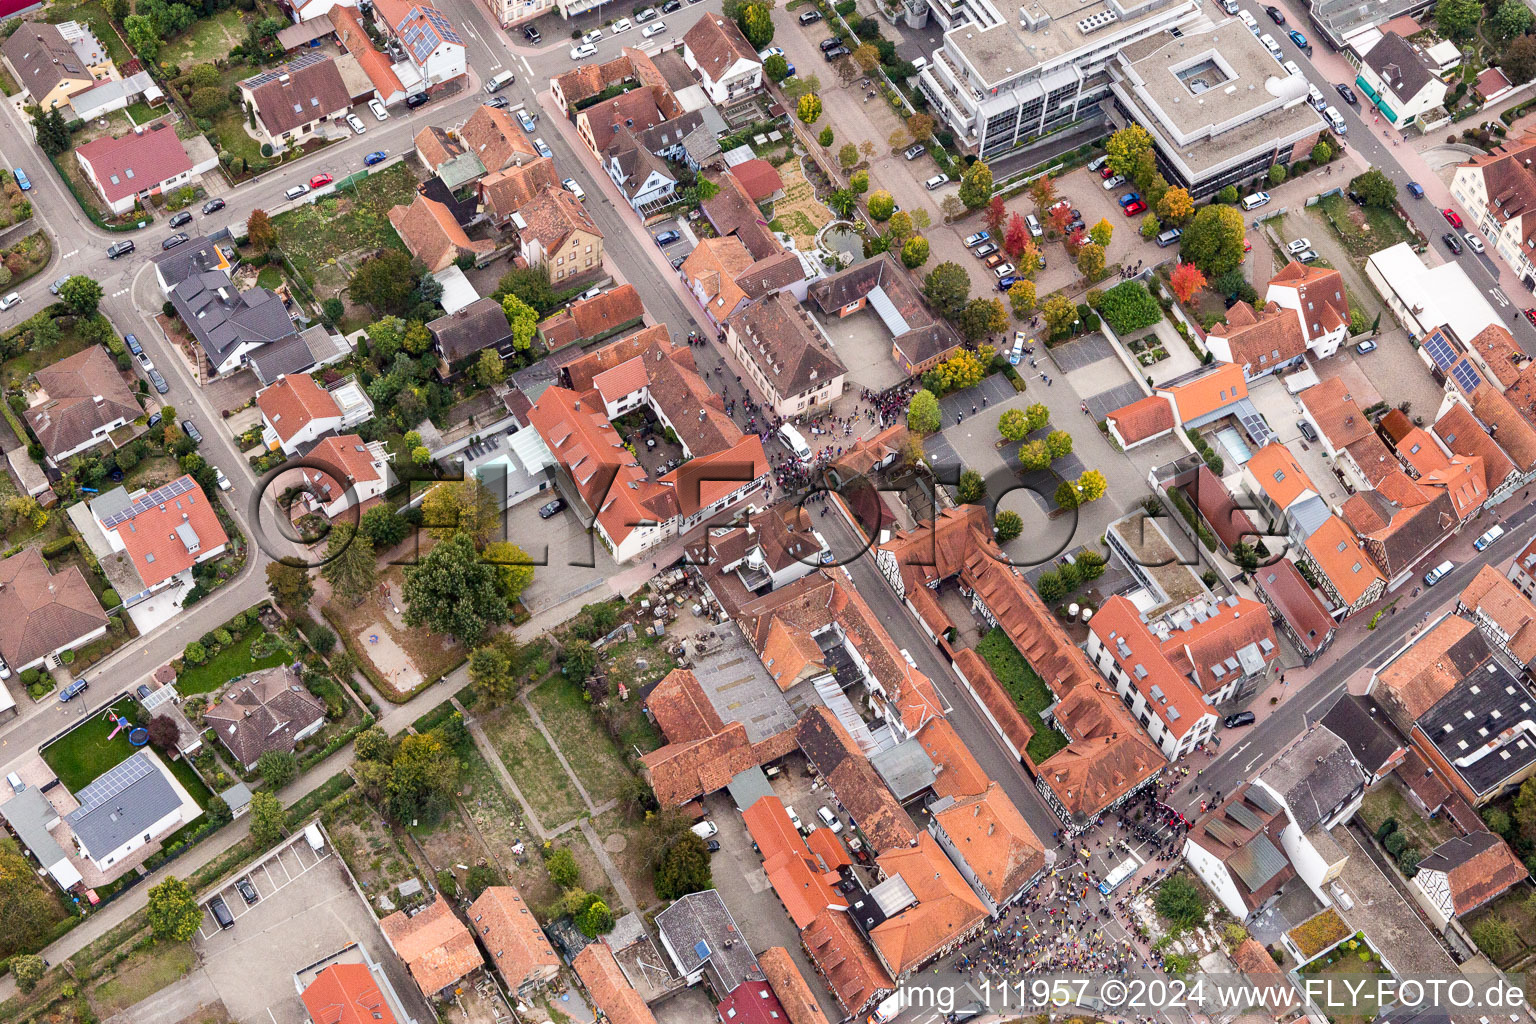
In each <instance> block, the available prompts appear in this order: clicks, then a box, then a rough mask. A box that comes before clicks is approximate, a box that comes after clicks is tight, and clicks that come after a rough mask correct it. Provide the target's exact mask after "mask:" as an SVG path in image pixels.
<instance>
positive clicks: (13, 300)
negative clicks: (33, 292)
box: [0, 292, 21, 309]
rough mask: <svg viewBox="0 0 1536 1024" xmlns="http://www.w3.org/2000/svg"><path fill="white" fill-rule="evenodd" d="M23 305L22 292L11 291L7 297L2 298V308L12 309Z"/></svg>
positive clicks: (0, 302) (0, 306)
mask: <svg viewBox="0 0 1536 1024" xmlns="http://www.w3.org/2000/svg"><path fill="white" fill-rule="evenodd" d="M19 305H21V292H11V294H9V295H7V296H6V297H5V298H3V299H0V309H11V308H12V307H14V306H19Z"/></svg>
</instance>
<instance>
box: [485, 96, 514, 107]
mask: <svg viewBox="0 0 1536 1024" xmlns="http://www.w3.org/2000/svg"><path fill="white" fill-rule="evenodd" d="M485 105H486V106H488V107H495V108H496V109H497V110H502V109H504V108H506V107H510V106H511V105H512V101H511V100H509V99H507V98H506V97H505V96H497V97H495V98H494V99H489V100H486V101H485Z"/></svg>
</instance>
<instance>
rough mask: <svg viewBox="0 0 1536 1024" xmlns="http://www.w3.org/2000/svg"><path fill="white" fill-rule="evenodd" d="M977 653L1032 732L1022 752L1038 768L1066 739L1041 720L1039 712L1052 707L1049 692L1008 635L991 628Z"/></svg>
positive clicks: (1064, 743)
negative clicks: (1009, 696) (1010, 697)
mask: <svg viewBox="0 0 1536 1024" xmlns="http://www.w3.org/2000/svg"><path fill="white" fill-rule="evenodd" d="M976 653H977V654H979V655H981V657H982V660H983V661H985V662H986V663H987V666H988V667H989V668H991V669H992V673H993V675H995V676H997V680H998V682H1000V683H1002V684H1003V689H1005V690H1007V691H1008V693H1009V694H1010V695H1011V696H1012V697H1013V703H1014V704H1015V705H1016V706H1017V707H1018V709H1019V712H1020V713H1021V714H1022V715H1023V716H1024V720H1025V721H1027V722H1028V723H1029V725H1030V728H1032V729H1034V730H1035V735H1034V736H1033V737H1032V738H1031V739H1030V741H1029V747H1028V748H1027V749H1026V751H1025V753H1027V754H1028V755H1029V759H1030V760H1031V761H1033V762H1035V764H1039V763H1040V762H1042V761H1044V760H1045V759H1046V758H1048V757H1050V756H1051V755H1052V754H1054V753H1056V751H1058V750H1060V749H1061V748H1062V747H1065V746H1066V745H1067V738H1066V737H1065V736H1063V735H1062V734H1061V733H1059V732H1057V731H1056V730H1055V729H1052V728H1050V727H1049V726H1047V725H1046V724H1045V722H1044V721H1042V720H1041V718H1040V712H1041V711H1043V710H1045V709H1046V708H1047V707H1049V706H1050V704H1051V691H1050V690H1049V689H1048V688H1047V687H1046V685H1045V680H1043V679H1041V678H1040V676H1039V675H1038V674H1036V672H1035V670H1034V669H1032V668H1030V666H1029V662H1027V661H1025V660H1024V655H1022V654H1020V653H1019V649H1018V648H1017V647H1015V646H1014V645H1013V641H1012V640H1009V639H1008V634H1007V633H1004V632H1003V631H1002V630H1001V629H1000V628H997V627H993V629H992V632H990V633H988V634H987V635H986V636H984V637H982V638H981V642H980V643H978V644H977V645H976Z"/></svg>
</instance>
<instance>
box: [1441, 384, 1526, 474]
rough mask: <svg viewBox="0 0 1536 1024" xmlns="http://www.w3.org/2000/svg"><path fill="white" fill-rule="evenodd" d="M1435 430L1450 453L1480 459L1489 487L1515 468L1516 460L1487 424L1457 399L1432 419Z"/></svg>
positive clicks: (1511, 472) (1512, 472)
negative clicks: (1501, 444) (1442, 413)
mask: <svg viewBox="0 0 1536 1024" xmlns="http://www.w3.org/2000/svg"><path fill="white" fill-rule="evenodd" d="M1434 433H1435V436H1436V437H1438V438H1439V439H1440V442H1441V443H1442V444H1444V445H1445V446H1446V447H1447V448H1449V449H1450V450H1451V451H1452V452H1453V453H1455V454H1457V455H1460V456H1463V457H1466V458H1470V457H1473V456H1476V457H1477V458H1479V459H1482V460H1483V475H1484V483H1485V484H1486V485H1487V487H1488V490H1490V491H1495V490H1498V488H1499V487H1500V486H1501V485H1503V483H1504V481H1505V480H1508V479H1509V478H1510V476H1511V475H1513V474H1514V472H1515V464H1514V463H1513V462H1512V461H1510V458H1509V456H1508V455H1506V454H1505V453H1504V449H1503V448H1501V447H1499V443H1498V442H1497V441H1495V440H1494V439H1493V437H1492V436H1490V435H1489V433H1488V428H1487V427H1485V426H1483V425H1482V424H1481V423H1479V422H1478V420H1477V417H1476V416H1474V415H1473V414H1472V411H1471V410H1470V409H1468V408H1467V407H1466V406H1464V405H1462V404H1461V403H1460V402H1452V403H1451V404H1450V408H1448V409H1446V411H1445V414H1444V415H1443V416H1441V417H1440V418H1439V419H1438V420H1436V421H1435V426H1434Z"/></svg>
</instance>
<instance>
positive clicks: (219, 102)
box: [187, 87, 229, 118]
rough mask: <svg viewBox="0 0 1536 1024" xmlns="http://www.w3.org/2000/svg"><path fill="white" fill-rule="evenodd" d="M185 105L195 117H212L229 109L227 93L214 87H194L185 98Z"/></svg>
mask: <svg viewBox="0 0 1536 1024" xmlns="http://www.w3.org/2000/svg"><path fill="white" fill-rule="evenodd" d="M187 106H189V107H191V108H192V113H193V115H194V116H196V117H206V118H214V117H217V116H218V115H220V114H222V113H223V112H224V111H225V110H227V109H229V93H227V92H225V91H224V90H223V89H218V88H214V87H209V88H207V89H194V90H192V95H191V96H190V97H188V98H187Z"/></svg>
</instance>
